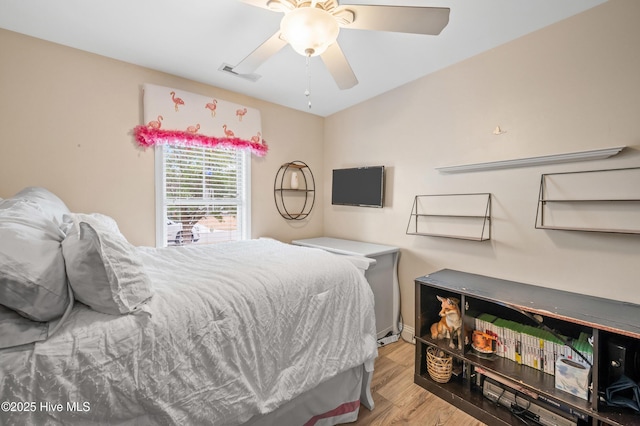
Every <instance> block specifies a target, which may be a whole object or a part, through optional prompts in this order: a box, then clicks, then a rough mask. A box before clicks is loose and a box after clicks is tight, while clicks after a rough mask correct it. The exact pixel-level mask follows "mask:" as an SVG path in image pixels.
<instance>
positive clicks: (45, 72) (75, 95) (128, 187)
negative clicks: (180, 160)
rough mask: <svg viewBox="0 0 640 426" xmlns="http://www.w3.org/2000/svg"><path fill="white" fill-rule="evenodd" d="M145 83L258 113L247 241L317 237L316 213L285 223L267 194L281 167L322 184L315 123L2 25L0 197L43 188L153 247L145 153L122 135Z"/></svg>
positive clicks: (148, 154) (138, 115) (149, 154)
mask: <svg viewBox="0 0 640 426" xmlns="http://www.w3.org/2000/svg"><path fill="white" fill-rule="evenodd" d="M212 72H215V71H212ZM144 83H153V84H158V85H164V86H169V87H175V88H179V89H182V90H187V91H191V92H194V93H199V94H204V95H209V96H211V97H218V98H222V99H225V100H228V101H232V102H236V103H240V104H245V105H247V106H250V107H253V108H258V109H259V110H260V111H261V114H262V127H263V132H262V133H263V135H264V136H263V137H264V139H265V140H266V141H267V143H268V144H269V147H270V151H269V154H268V155H267V156H266V158H259V157H253V160H252V209H253V217H252V235H253V237H262V236H268V237H274V238H278V239H281V240H284V241H289V240H291V239H294V238H304V237H311V236H317V235H321V234H322V226H323V220H322V215H323V211H322V209H321V208H318V207H317V206H316V207H315V208H314V210H313V211H312V213H311V215H310V217H309V219H308V220H306V221H303V222H301V221H295V223H292V222H289V221H286V220H285V219H283V218H282V217H281V216H280V215H279V214H278V212H277V210H276V208H275V204H274V198H273V181H274V178H275V174H276V172H277V171H278V168H279V167H280V165H281V164H283V163H285V162H287V161H292V160H303V161H305V162H306V163H307V164H309V166H310V167H311V169H312V171H313V172H314V174H315V176H316V179H318V180H319V181H322V178H323V175H322V170H323V156H322V141H323V119H322V118H320V117H317V116H313V115H310V114H305V113H301V112H297V111H294V110H291V109H287V108H283V107H279V106H277V105H274V104H270V103H266V102H262V101H259V100H257V99H253V98H249V97H246V96H242V95H239V94H236V93H231V92H227V91H224V90H221V89H218V88H215V87H211V86H207V85H204V84H199V83H195V82H193V81H189V80H186V79H183V78H178V77H175V76H171V75H168V74H163V73H160V72H156V71H152V70H149V69H146V68H142V67H138V66H135V65H131V64H127V63H123V62H119V61H115V60H112V59H108V58H104V57H101V56H97V55H93V54H89V53H86V52H82V51H79V50H75V49H71V48H67V47H63V46H60V45H56V44H52V43H48V42H44V41H41V40H37V39H34V38H30V37H26V36H23V35H20V34H17V33H13V32H9V31H6V30H2V29H0V93H1V94H2V98H3V99H4V101H3V102H0V197H3V198H7V197H10V196H11V195H13V194H14V193H16V192H17V191H19V190H20V189H22V188H23V187H25V186H30V185H37V186H44V187H46V188H48V189H50V190H51V191H53V192H55V193H56V194H58V195H59V196H60V197H61V198H62V199H63V200H64V201H65V202H66V203H67V204H68V205H69V207H70V208H71V210H72V211H77V212H102V213H105V214H108V215H110V216H112V217H114V218H115V219H116V220H117V222H118V224H119V225H120V228H121V230H122V232H123V233H124V234H125V235H126V236H127V238H128V239H129V240H130V241H131V242H132V243H134V244H136V245H154V244H155V231H154V229H155V228H154V226H155V223H154V217H155V216H154V206H155V204H154V202H155V201H154V183H153V178H154V155H153V151H152V150H147V151H142V150H140V149H139V148H137V147H136V146H135V145H134V142H133V138H132V136H131V134H130V131H131V130H132V129H133V127H134V126H136V125H137V124H140V123H141V120H142V106H141V96H140V88H141V85H142V84H144ZM318 196H319V197H322V188H320V191H319V192H318Z"/></svg>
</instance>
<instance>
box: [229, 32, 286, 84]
mask: <svg viewBox="0 0 640 426" xmlns="http://www.w3.org/2000/svg"><path fill="white" fill-rule="evenodd" d="M286 45H287V42H286V41H284V40H283V39H281V38H280V31H278V32H277V33H275V34H274V35H272V36H271V37H269V38H268V39H267V41H265V42H264V43H262V44H261V45H260V46H258V47H257V48H256V49H255V50H254V51H253V52H251V53H250V54H249V56H247V57H246V58H244V59H243V60H242V61H240V63H239V64H238V65H236V66H235V67H233V71H234V72H236V73H238V74H251V73H252V72H254V71H255V70H256V69H257V68H258V67H259V66H260V65H262V64H263V63H264V62H265V61H266V60H267V59H269V58H270V57H271V56H272V55H275V54H276V53H277V52H278V51H279V50H280V49H282V48H283V47H284V46H286Z"/></svg>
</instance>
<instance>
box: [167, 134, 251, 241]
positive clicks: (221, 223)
mask: <svg viewBox="0 0 640 426" xmlns="http://www.w3.org/2000/svg"><path fill="white" fill-rule="evenodd" d="M250 161H251V160H250V154H249V153H248V152H246V151H244V150H237V149H212V148H202V147H196V146H169V145H163V146H161V147H160V146H158V147H157V149H156V194H157V195H156V245H157V246H159V247H164V246H174V245H185V244H212V243H219V242H223V241H234V240H242V239H247V238H250V235H251V233H250V229H249V227H250V217H251V215H250V199H251V194H250V188H249V183H250V181H251V178H250V168H251V167H250V164H251V163H250Z"/></svg>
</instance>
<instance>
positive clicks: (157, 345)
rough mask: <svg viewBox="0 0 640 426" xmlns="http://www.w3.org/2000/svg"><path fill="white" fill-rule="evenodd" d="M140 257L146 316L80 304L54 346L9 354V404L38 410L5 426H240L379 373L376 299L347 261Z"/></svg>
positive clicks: (222, 254) (277, 248) (2, 360)
mask: <svg viewBox="0 0 640 426" xmlns="http://www.w3.org/2000/svg"><path fill="white" fill-rule="evenodd" d="M140 251H141V253H142V256H143V260H144V264H145V267H146V269H147V272H148V273H149V275H150V276H151V279H152V282H153V290H154V296H153V298H152V299H151V300H150V301H149V302H148V304H147V306H146V307H145V308H144V309H143V310H142V311H141V312H139V313H137V314H135V315H125V316H110V315H106V314H100V313H97V312H95V311H92V310H90V309H89V308H87V307H86V306H84V305H82V304H79V303H77V304H76V306H75V307H74V310H73V312H72V314H71V316H70V317H69V318H68V320H67V321H66V322H65V323H64V325H63V326H62V328H61V329H60V330H59V331H58V332H57V333H56V334H55V335H54V336H52V337H51V338H49V340H47V341H44V342H40V343H36V344H35V345H25V346H21V347H17V348H13V349H7V350H2V351H0V402H3V401H9V402H22V403H26V404H29V405H28V406H26V404H23V405H22V406H18V404H14V405H13V408H20V407H21V410H20V411H21V412H16V411H8V412H7V411H0V420H2V421H0V423H3V424H65V425H67V424H87V423H89V422H96V423H101V424H141V425H147V424H170V425H174V424H175V425H187V424H214V425H236V424H240V423H243V422H245V421H247V420H249V419H250V418H251V417H252V416H254V415H258V414H261V413H268V412H270V411H272V410H274V409H276V408H277V407H278V406H279V405H281V404H282V403H283V402H285V401H287V400H290V399H292V398H293V397H295V396H297V395H299V394H300V393H302V392H304V391H306V390H309V389H311V388H313V387H315V386H316V385H317V384H318V383H320V382H322V381H324V380H326V379H328V378H329V377H331V376H333V375H335V374H337V373H339V372H342V371H344V370H347V369H349V368H352V367H354V366H357V365H359V364H363V363H364V364H365V365H366V366H368V369H372V367H373V359H374V358H375V357H376V355H377V345H376V340H375V334H376V331H375V315H374V310H373V294H372V292H371V289H370V287H369V285H368V284H367V282H366V280H365V278H364V276H363V274H362V273H361V272H360V271H358V269H357V268H356V267H355V266H353V264H352V263H351V262H349V261H348V260H347V259H345V258H343V257H340V256H336V255H333V254H330V253H326V252H324V251H321V250H316V249H309V248H302V247H296V246H291V245H287V244H283V243H280V242H277V241H275V240H269V239H261V240H251V241H244V242H236V243H226V244H220V245H215V246H189V247H178V248H167V249H153V248H141V249H140ZM32 403H35V404H32ZM47 404H48V405H47ZM58 404H60V405H58Z"/></svg>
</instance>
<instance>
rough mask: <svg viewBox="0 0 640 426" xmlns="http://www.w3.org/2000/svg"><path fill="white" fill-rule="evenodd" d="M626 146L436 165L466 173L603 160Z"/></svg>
mask: <svg viewBox="0 0 640 426" xmlns="http://www.w3.org/2000/svg"><path fill="white" fill-rule="evenodd" d="M624 148H625V147H624V146H617V147H614V148H603V149H594V150H589V151H579V152H569V153H565V154H554V155H543V156H540V157H527V158H517V159H515V160H503V161H491V162H487V163H475V164H462V165H459V166H446V167H436V170H438V171H439V172H440V173H464V172H476V171H481V170H497V169H509V168H514V167H528V166H540V165H544V164H557V163H569V162H573V161H586V160H603V159H605V158H609V157H612V156H614V155H616V154H618V153H619V152H620V151H622V150H623V149H624Z"/></svg>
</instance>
